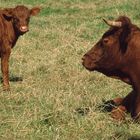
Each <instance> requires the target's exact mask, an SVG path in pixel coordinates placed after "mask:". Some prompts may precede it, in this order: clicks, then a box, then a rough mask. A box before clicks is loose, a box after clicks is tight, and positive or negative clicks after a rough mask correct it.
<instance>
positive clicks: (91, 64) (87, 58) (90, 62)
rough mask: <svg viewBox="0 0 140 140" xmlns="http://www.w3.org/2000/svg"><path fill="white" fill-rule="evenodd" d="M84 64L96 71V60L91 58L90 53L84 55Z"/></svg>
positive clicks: (90, 69)
mask: <svg viewBox="0 0 140 140" xmlns="http://www.w3.org/2000/svg"><path fill="white" fill-rule="evenodd" d="M82 64H83V66H84V67H85V68H86V69H88V70H89V71H94V70H95V68H96V64H95V62H94V60H93V59H91V58H90V56H88V55H84V56H83V57H82Z"/></svg>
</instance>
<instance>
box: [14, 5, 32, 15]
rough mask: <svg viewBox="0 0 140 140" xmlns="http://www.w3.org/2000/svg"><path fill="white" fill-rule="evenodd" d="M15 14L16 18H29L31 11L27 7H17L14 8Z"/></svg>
mask: <svg viewBox="0 0 140 140" xmlns="http://www.w3.org/2000/svg"><path fill="white" fill-rule="evenodd" d="M13 13H14V15H15V16H16V17H27V16H29V15H30V10H29V9H28V8H27V7H25V6H17V7H16V8H14V10H13Z"/></svg>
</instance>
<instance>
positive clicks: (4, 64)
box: [1, 50, 11, 90]
mask: <svg viewBox="0 0 140 140" xmlns="http://www.w3.org/2000/svg"><path fill="white" fill-rule="evenodd" d="M10 53H11V51H10V50H9V51H7V52H5V53H3V54H1V71H2V77H3V89H4V90H9V89H10V86H9V64H8V63H9V57H10Z"/></svg>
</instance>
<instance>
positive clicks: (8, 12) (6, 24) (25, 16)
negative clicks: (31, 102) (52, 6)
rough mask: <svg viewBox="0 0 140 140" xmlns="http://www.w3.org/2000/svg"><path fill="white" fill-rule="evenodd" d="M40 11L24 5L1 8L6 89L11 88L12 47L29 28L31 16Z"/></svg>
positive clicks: (0, 41)
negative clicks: (9, 68)
mask: <svg viewBox="0 0 140 140" xmlns="http://www.w3.org/2000/svg"><path fill="white" fill-rule="evenodd" d="M39 11H40V8H37V7H34V8H32V9H28V8H27V7H25V6H23V5H20V6H16V7H15V8H6V9H3V10H0V57H1V70H2V75H3V87H4V90H9V87H10V86H9V70H8V67H9V64H8V61H9V57H10V53H11V49H12V48H13V47H14V45H15V44H16V41H17V39H18V37H19V36H20V35H23V34H24V33H26V32H27V31H28V30H29V29H28V24H29V20H30V16H35V15H37V14H38V13H39Z"/></svg>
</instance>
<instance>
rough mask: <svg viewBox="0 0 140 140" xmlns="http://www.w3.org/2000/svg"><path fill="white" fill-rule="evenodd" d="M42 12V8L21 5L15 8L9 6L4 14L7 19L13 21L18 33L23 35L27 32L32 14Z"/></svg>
mask: <svg viewBox="0 0 140 140" xmlns="http://www.w3.org/2000/svg"><path fill="white" fill-rule="evenodd" d="M39 12H40V8H38V7H34V8H32V9H28V8H27V7H25V6H23V5H20V6H17V7H15V8H7V9H5V10H4V13H3V16H4V18H5V19H6V20H8V21H12V23H13V26H14V29H15V31H16V33H18V34H20V35H22V34H24V33H26V32H27V31H28V30H29V29H28V24H29V21H30V17H31V16H35V15H37V14H38V13H39Z"/></svg>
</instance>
